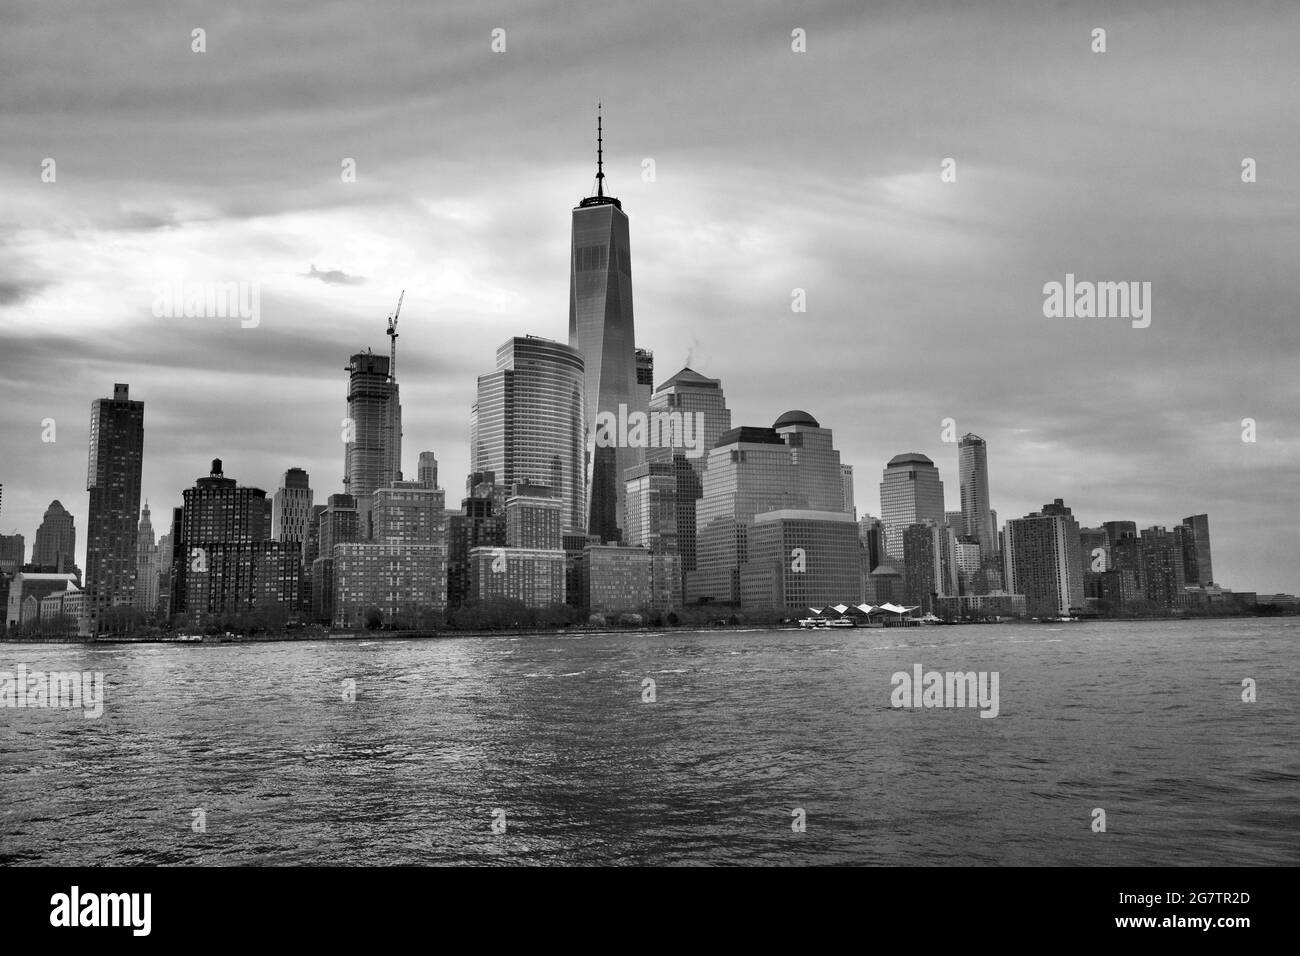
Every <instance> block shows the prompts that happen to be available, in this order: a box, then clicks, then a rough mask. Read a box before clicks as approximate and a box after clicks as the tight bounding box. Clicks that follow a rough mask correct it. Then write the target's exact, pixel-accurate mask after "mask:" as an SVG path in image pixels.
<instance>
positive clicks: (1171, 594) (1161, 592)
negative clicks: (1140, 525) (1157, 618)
mask: <svg viewBox="0 0 1300 956" xmlns="http://www.w3.org/2000/svg"><path fill="white" fill-rule="evenodd" d="M1139 551H1140V554H1141V560H1142V567H1141V571H1142V592H1143V596H1144V597H1145V598H1146V600H1148V601H1150V602H1151V603H1152V604H1154V605H1155V606H1156V607H1157V608H1160V609H1161V610H1165V611H1172V610H1174V609H1175V608H1177V607H1179V606H1180V598H1181V595H1182V593H1183V588H1184V587H1185V586H1186V583H1187V582H1186V579H1185V578H1184V572H1183V547H1182V541H1181V540H1180V538H1179V536H1178V535H1175V534H1174V533H1172V532H1170V531H1167V530H1165V529H1164V528H1162V527H1151V528H1147V529H1146V530H1145V531H1143V532H1142V534H1141V537H1140V538H1139Z"/></svg>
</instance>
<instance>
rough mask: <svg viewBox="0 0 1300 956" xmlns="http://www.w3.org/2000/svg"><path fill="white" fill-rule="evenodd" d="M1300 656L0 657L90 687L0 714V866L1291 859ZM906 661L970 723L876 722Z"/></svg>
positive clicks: (963, 640) (996, 631)
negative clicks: (981, 681) (938, 677)
mask: <svg viewBox="0 0 1300 956" xmlns="http://www.w3.org/2000/svg"><path fill="white" fill-rule="evenodd" d="M1298 639H1300V619H1297V618H1290V619H1276V620H1264V619H1249V620H1222V621H1195V622H1155V623H1146V624H1128V623H1123V624H1121V623H1109V624H1108V623H1086V624H1044V625H1000V626H967V627H930V628H910V629H887V630H875V629H873V630H865V629H864V630H844V631H804V632H800V631H797V630H795V631H741V632H689V631H686V632H683V631H678V632H671V633H652V634H631V635H587V636H582V635H560V636H526V637H513V638H512V637H495V638H450V639H441V640H425V641H347V642H342V641H338V642H329V641H322V642H310V643H308V642H304V643H281V644H245V645H238V644H227V645H216V646H206V647H205V646H201V645H200V646H194V645H188V646H187V645H102V646H82V645H78V646H52V645H13V644H8V645H0V671H6V670H7V671H13V670H14V669H15V668H16V666H17V665H18V664H19V663H24V664H26V665H27V667H28V668H29V669H31V670H37V669H41V670H76V671H80V670H89V671H102V672H103V673H104V675H105V679H106V681H107V684H108V687H107V699H106V704H105V708H104V714H103V716H102V717H100V718H98V719H86V718H84V717H83V716H82V713H81V711H79V710H55V709H46V710H41V709H17V710H16V709H10V708H0V862H2V863H8V864H15V863H18V864H22V863H47V864H144V863H160V864H237V863H242V864H275V865H287V864H305V863H325V864H430V863H515V864H519V863H547V864H558V863H608V864H636V863H639V864H665V863H723V864H737V863H761V864H802V863H852V864H889V865H897V864H904V865H907V864H1002V863H1008V864H1011V863H1015V864H1071V865H1074V864H1078V865H1088V864H1175V865H1190V864H1281V863H1286V864H1293V865H1294V864H1296V863H1300V786H1298V784H1300V706H1298V705H1297V701H1298V699H1300V680H1298V679H1297V671H1296V666H1295V661H1296V651H1297V648H1298V646H1300V645H1298V644H1297V640H1298ZM917 663H919V664H922V665H923V666H924V668H925V669H926V670H931V669H933V670H939V671H948V670H962V671H968V670H977V671H997V672H999V674H1000V687H999V690H1000V713H999V715H998V716H997V717H996V718H994V719H984V718H980V717H979V713H978V711H977V710H975V709H916V710H913V709H894V708H891V707H890V692H891V689H892V687H891V683H890V678H891V675H892V674H893V673H894V672H895V671H908V672H910V671H911V670H912V667H913V665H914V664H917ZM647 677H649V678H651V679H653V680H654V681H655V683H656V687H655V693H656V700H655V702H654V703H645V702H643V701H642V681H643V679H644V678H647ZM1247 677H1249V678H1253V679H1255V680H1256V681H1257V682H1258V688H1259V690H1258V695H1259V698H1258V701H1257V702H1256V703H1253V704H1248V703H1243V702H1242V700H1241V691H1242V688H1241V682H1242V679H1243V678H1247ZM346 680H355V681H356V686H357V697H356V701H355V702H354V703H348V702H346V701H345V700H344V699H343V682H344V681H346ZM1095 807H1101V808H1103V809H1104V810H1105V811H1106V824H1107V832H1105V833H1094V832H1092V829H1091V823H1092V811H1093V808H1095ZM198 808H202V809H203V810H204V811H205V813H206V825H207V831H206V832H205V833H197V832H194V830H193V829H192V828H191V823H192V821H193V819H194V817H193V815H192V811H193V810H195V809H198ZM794 808H802V809H803V810H804V811H805V812H806V819H807V830H806V832H803V833H796V832H793V831H792V829H791V823H792V816H791V811H792V809H794ZM496 809H502V810H504V811H505V820H506V832H505V833H501V834H497V833H494V832H493V831H492V822H493V811H494V810H496Z"/></svg>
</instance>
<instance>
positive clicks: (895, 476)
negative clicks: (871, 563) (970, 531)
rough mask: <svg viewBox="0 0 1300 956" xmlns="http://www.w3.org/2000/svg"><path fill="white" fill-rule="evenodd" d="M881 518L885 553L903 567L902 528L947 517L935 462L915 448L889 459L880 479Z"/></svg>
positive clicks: (941, 521) (940, 521)
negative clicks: (915, 450) (883, 527)
mask: <svg viewBox="0 0 1300 956" xmlns="http://www.w3.org/2000/svg"><path fill="white" fill-rule="evenodd" d="M880 518H881V520H882V521H883V522H884V523H885V553H886V554H887V555H888V556H889V557H890V558H892V559H894V560H895V561H896V562H897V563H898V565H899V566H900V567H901V566H902V563H903V529H904V528H906V527H907V526H908V525H909V524H915V523H917V522H918V521H935V522H938V523H940V524H942V523H943V520H944V511H943V482H942V481H941V480H940V479H939V469H938V468H936V467H935V466H934V462H932V461H931V460H930V459H929V458H928V457H926V456H925V455H922V454H920V453H919V452H914V451H913V452H906V453H904V454H902V455H895V456H894V457H893V458H891V459H889V464H888V465H886V466H885V474H884V478H883V479H882V480H881V482H880Z"/></svg>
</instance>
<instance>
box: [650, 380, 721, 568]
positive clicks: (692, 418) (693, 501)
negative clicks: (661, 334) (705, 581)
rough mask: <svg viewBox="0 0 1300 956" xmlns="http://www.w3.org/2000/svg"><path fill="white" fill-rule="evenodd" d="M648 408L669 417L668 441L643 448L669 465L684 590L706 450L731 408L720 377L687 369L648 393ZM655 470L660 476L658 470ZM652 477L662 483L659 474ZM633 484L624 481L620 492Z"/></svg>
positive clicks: (692, 563)
mask: <svg viewBox="0 0 1300 956" xmlns="http://www.w3.org/2000/svg"><path fill="white" fill-rule="evenodd" d="M649 412H650V416H651V420H652V421H653V419H654V417H655V416H656V415H666V416H669V418H667V419H666V421H667V422H668V426H669V427H668V428H667V429H666V433H667V434H668V435H669V436H670V438H671V441H670V442H669V443H666V444H665V443H661V444H659V445H652V446H651V447H649V448H647V449H646V460H647V461H648V462H651V463H655V464H656V465H660V464H663V463H668V462H671V464H672V474H673V477H674V480H675V484H676V496H675V497H676V500H675V507H674V510H675V512H676V520H677V534H676V547H677V553H678V555H679V557H680V561H679V562H678V565H679V567H680V570H681V575H682V581H681V587H682V589H683V593H684V589H685V586H686V576H687V575H688V574H690V573H691V572H692V571H694V570H695V566H696V565H695V546H696V533H695V528H696V507H697V505H698V504H699V500H700V495H701V494H702V493H703V488H704V485H703V481H702V476H703V474H704V471H705V469H706V468H707V467H708V461H709V458H708V455H709V449H711V448H712V447H713V446H714V445H715V444H716V443H717V441H718V439H719V438H720V437H721V436H722V434H723V433H724V432H726V431H727V430H728V429H730V428H731V410H730V409H728V408H727V399H726V396H725V395H724V394H723V392H722V382H721V381H720V380H719V379H716V378H708V377H707V376H704V375H701V374H700V373H699V372H697V371H695V370H694V369H692V368H683V369H682V370H681V371H680V372H678V373H677V374H676V375H674V376H673V377H672V378H670V379H668V380H667V381H666V382H664V383H663V384H662V385H660V386H659V387H658V388H657V389H655V390H654V393H653V394H652V395H651V397H650V402H649ZM672 416H676V418H675V419H674V418H673V417H672ZM664 432H665V429H661V430H660V435H661V436H662V435H663V434H664ZM648 474H650V472H645V471H643V470H635V471H632V472H627V473H625V474H624V477H625V478H628V479H631V477H632V476H633V475H636V476H637V478H638V480H640V478H642V477H643V476H646V475H648ZM655 474H659V475H661V474H662V470H660V471H659V472H655ZM653 480H654V481H655V482H657V483H660V484H661V483H662V479H661V478H655V479H653ZM632 487H633V486H632V485H631V484H630V483H629V485H628V487H627V488H626V489H625V490H628V489H630V488H632ZM641 508H642V505H639V504H638V505H630V506H629V510H628V514H629V516H630V515H632V514H633V513H634V509H636V510H637V513H641V512H640V509H641ZM638 535H640V533H639V532H638ZM624 537H625V540H628V541H629V543H632V544H636V543H641V544H645V543H646V542H645V541H644V540H640V539H639V538H638V540H636V541H633V540H631V539H628V537H627V535H626V534H625V535H624Z"/></svg>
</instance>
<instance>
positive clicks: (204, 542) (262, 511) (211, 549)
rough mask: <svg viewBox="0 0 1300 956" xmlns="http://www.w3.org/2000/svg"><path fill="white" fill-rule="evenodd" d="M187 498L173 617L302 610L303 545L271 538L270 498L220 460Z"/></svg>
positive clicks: (177, 514)
mask: <svg viewBox="0 0 1300 956" xmlns="http://www.w3.org/2000/svg"><path fill="white" fill-rule="evenodd" d="M183 498H184V502H185V503H184V504H183V505H182V506H181V507H180V508H179V509H176V510H175V511H174V512H173V520H172V537H173V541H174V542H175V544H174V546H173V551H172V554H173V563H172V593H171V610H172V613H173V614H186V615H188V616H189V617H190V618H191V619H193V620H197V619H198V618H199V617H200V616H202V615H205V614H218V613H224V614H234V613H242V612H248V611H252V610H255V609H256V610H270V609H272V608H274V609H277V610H280V611H283V612H285V613H286V614H288V613H292V612H293V611H295V610H296V608H297V606H298V601H299V595H300V592H301V589H302V575H303V568H302V545H301V543H300V542H297V541H294V542H287V541H273V540H271V534H270V532H271V518H270V511H269V509H268V508H267V500H266V492H265V491H263V490H262V489H261V488H253V487H249V486H243V485H240V484H238V483H237V482H236V481H235V480H234V479H233V478H227V477H226V476H225V474H224V472H223V469H222V463H221V459H219V458H216V459H213V461H212V470H211V472H210V473H209V475H208V476H207V477H206V478H200V479H198V480H197V481H196V482H195V483H194V487H192V488H187V489H186V490H185V491H184V492H183Z"/></svg>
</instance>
